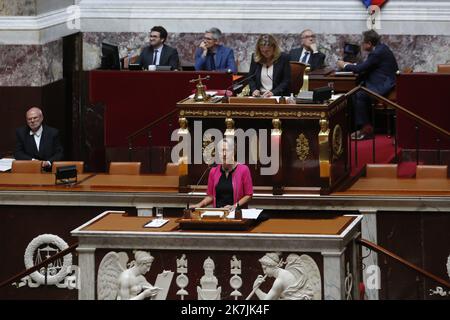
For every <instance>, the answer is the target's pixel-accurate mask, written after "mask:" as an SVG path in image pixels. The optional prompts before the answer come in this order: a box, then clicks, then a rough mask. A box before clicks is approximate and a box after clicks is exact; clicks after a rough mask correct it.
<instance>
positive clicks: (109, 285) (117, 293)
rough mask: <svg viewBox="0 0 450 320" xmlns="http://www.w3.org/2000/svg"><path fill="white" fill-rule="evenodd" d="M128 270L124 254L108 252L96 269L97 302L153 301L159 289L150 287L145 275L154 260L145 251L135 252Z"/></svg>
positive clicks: (126, 258) (126, 256)
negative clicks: (148, 299)
mask: <svg viewBox="0 0 450 320" xmlns="http://www.w3.org/2000/svg"><path fill="white" fill-rule="evenodd" d="M134 258H135V260H133V261H132V262H131V263H130V264H129V266H128V268H127V262H128V255H127V254H126V253H125V252H119V253H116V252H113V251H112V252H109V253H108V254H106V255H105V257H104V258H103V259H102V262H101V263H100V267H99V269H98V282H97V298H98V299H99V300H115V299H117V300H143V299H147V298H150V299H154V297H155V296H156V294H157V293H158V291H159V290H160V288H157V287H154V286H152V285H151V284H150V283H149V282H148V281H147V280H146V279H145V274H146V273H147V272H148V271H149V270H150V267H151V265H152V262H153V260H154V258H153V257H152V256H151V255H150V253H149V252H146V251H135V252H134Z"/></svg>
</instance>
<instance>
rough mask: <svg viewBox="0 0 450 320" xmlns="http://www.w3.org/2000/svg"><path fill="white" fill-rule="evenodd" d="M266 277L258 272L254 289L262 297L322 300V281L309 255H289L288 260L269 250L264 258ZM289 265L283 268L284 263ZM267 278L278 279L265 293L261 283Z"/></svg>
mask: <svg viewBox="0 0 450 320" xmlns="http://www.w3.org/2000/svg"><path fill="white" fill-rule="evenodd" d="M259 262H260V263H261V266H262V269H263V272H264V276H261V275H259V276H258V277H257V278H256V280H255V282H254V283H253V291H252V293H251V294H250V295H249V296H248V297H247V300H248V299H250V298H251V296H252V295H253V294H256V295H257V296H258V298H259V299H261V300H278V299H279V300H313V299H314V300H316V299H321V280H320V272H319V268H318V267H317V264H316V263H315V262H314V260H313V259H312V258H311V257H310V256H308V255H301V256H298V255H297V254H290V255H289V256H288V257H287V258H286V262H283V261H282V260H281V259H280V254H279V253H273V252H272V253H267V254H266V255H264V256H263V257H262V258H261V259H259ZM284 264H285V265H286V267H285V268H284V269H283V268H282V266H283V265H284ZM267 277H272V278H275V281H274V283H273V285H272V288H271V289H270V290H269V292H267V293H265V292H263V291H262V290H261V289H259V286H260V285H261V284H262V283H263V282H264V281H265V280H266V278H267Z"/></svg>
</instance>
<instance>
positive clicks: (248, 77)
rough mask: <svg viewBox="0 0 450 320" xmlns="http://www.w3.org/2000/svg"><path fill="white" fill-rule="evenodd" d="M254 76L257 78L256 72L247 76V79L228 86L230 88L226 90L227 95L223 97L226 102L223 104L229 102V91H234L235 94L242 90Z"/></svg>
mask: <svg viewBox="0 0 450 320" xmlns="http://www.w3.org/2000/svg"><path fill="white" fill-rule="evenodd" d="M254 76H256V71H255V72H253V73H252V74H251V75H249V76H246V77H244V78H243V79H241V80H239V81H238V82H236V83H232V84H231V85H230V86H228V87H227V88H226V89H225V94H224V96H223V98H224V101H223V102H228V97H227V91H228V90H230V89H233V93H234V92H235V91H236V90H239V89H240V88H242V87H243V86H244V83H245V82H246V81H248V80H250V79H252V78H253V77H254Z"/></svg>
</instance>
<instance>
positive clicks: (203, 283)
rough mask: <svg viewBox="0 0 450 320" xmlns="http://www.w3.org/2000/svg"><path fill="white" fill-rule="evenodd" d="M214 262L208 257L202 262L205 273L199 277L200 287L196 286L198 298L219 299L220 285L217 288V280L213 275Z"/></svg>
mask: <svg viewBox="0 0 450 320" xmlns="http://www.w3.org/2000/svg"><path fill="white" fill-rule="evenodd" d="M214 269H215V264H214V261H213V260H212V259H211V258H210V257H208V258H207V259H206V260H205V262H204V263H203V270H205V274H204V275H203V276H202V277H201V278H200V287H199V286H197V293H198V300H220V293H221V292H222V287H218V288H217V284H218V280H217V278H216V276H214Z"/></svg>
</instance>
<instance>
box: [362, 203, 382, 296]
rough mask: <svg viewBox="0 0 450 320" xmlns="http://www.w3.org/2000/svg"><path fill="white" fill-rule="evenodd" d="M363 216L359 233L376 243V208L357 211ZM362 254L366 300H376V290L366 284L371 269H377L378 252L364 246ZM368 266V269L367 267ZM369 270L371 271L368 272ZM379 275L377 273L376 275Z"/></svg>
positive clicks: (370, 274)
mask: <svg viewBox="0 0 450 320" xmlns="http://www.w3.org/2000/svg"><path fill="white" fill-rule="evenodd" d="M359 212H360V213H361V214H362V215H364V218H363V219H362V221H361V233H362V238H363V239H366V240H368V241H370V242H373V243H375V244H376V243H377V210H374V209H364V210H360V211H359ZM362 256H363V261H362V263H363V266H364V268H363V279H364V285H365V287H366V295H367V299H368V300H378V299H379V298H378V290H379V289H374V288H369V287H370V286H367V283H368V281H367V280H368V277H370V276H373V274H372V272H371V269H373V268H375V269H374V270H379V268H378V254H377V253H376V252H373V251H371V250H369V249H367V248H366V247H363V248H362ZM369 267H370V269H368V268H369ZM368 272H371V273H368ZM378 276H379V275H378Z"/></svg>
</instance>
